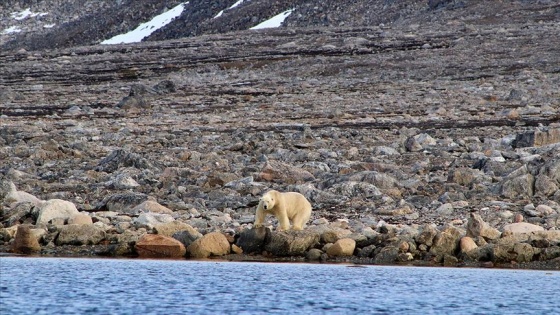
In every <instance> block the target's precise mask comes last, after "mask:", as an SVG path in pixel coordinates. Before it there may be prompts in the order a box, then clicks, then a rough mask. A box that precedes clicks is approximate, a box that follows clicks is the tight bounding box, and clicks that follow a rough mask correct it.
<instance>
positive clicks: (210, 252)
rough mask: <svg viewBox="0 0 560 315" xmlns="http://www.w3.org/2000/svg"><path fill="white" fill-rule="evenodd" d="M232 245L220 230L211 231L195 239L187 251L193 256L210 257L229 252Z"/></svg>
mask: <svg viewBox="0 0 560 315" xmlns="http://www.w3.org/2000/svg"><path fill="white" fill-rule="evenodd" d="M230 249H231V245H230V244H229V241H228V240H227V238H226V236H225V235H224V234H223V233H220V232H211V233H208V234H206V235H204V236H202V237H201V238H199V239H197V240H196V241H194V242H193V243H192V244H191V245H189V247H188V248H187V251H188V252H189V255H190V256H191V257H193V258H208V257H210V256H223V255H227V254H229V252H230Z"/></svg>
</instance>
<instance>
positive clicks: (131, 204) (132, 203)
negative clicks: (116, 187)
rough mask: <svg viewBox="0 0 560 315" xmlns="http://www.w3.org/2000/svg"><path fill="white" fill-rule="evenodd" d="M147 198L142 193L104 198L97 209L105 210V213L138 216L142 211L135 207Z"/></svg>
mask: <svg viewBox="0 0 560 315" xmlns="http://www.w3.org/2000/svg"><path fill="white" fill-rule="evenodd" d="M148 198H149V197H148V195H146V194H142V193H133V192H129V193H121V194H114V195H109V196H107V197H105V198H104V199H103V201H101V203H100V205H99V206H98V208H106V210H107V211H114V212H117V213H121V214H138V213H139V211H143V209H142V208H137V206H138V205H140V204H142V203H143V202H145V201H146V200H148Z"/></svg>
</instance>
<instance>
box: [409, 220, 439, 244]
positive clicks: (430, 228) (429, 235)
mask: <svg viewBox="0 0 560 315" xmlns="http://www.w3.org/2000/svg"><path fill="white" fill-rule="evenodd" d="M437 233H438V230H437V228H436V227H435V225H433V224H425V225H424V226H422V228H421V230H420V233H419V234H418V235H417V236H416V237H415V238H414V240H415V241H416V242H417V243H418V244H425V245H427V246H432V244H433V240H434V237H436V235H437Z"/></svg>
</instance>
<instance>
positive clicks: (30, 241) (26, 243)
mask: <svg viewBox="0 0 560 315" xmlns="http://www.w3.org/2000/svg"><path fill="white" fill-rule="evenodd" d="M40 251H41V245H39V241H38V240H37V237H36V236H35V234H34V233H33V231H32V230H31V228H30V226H28V225H19V226H18V228H17V233H16V237H15V239H14V242H13V243H12V252H14V253H20V254H32V253H37V252H40Z"/></svg>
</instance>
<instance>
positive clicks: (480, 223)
mask: <svg viewBox="0 0 560 315" xmlns="http://www.w3.org/2000/svg"><path fill="white" fill-rule="evenodd" d="M467 236H471V237H477V236H482V237H484V238H486V239H490V240H495V239H497V238H499V237H500V231H498V230H497V229H495V228H493V227H491V226H490V225H488V223H486V222H484V220H482V217H481V216H480V215H479V214H478V213H471V214H470V217H469V221H468V222H467Z"/></svg>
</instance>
